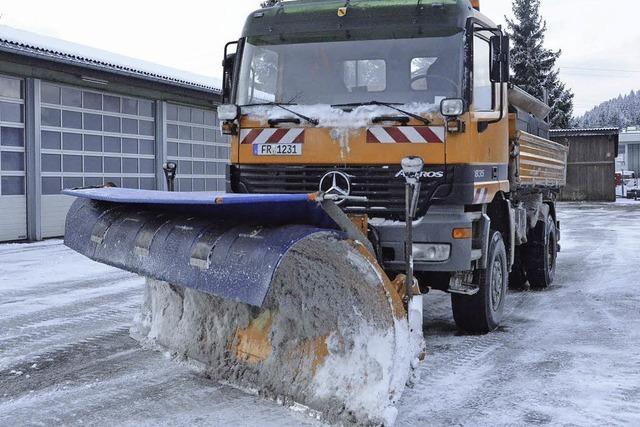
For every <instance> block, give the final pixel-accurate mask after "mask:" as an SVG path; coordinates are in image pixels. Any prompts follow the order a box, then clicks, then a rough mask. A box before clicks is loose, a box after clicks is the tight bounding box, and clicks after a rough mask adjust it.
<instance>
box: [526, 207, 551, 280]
mask: <svg viewBox="0 0 640 427" xmlns="http://www.w3.org/2000/svg"><path fill="white" fill-rule="evenodd" d="M532 234H533V240H532V241H531V242H530V243H527V245H526V247H525V248H524V249H525V253H523V255H524V259H523V261H524V266H525V271H526V273H527V279H529V285H530V286H531V288H533V289H546V288H548V287H549V286H551V284H552V283H553V279H554V278H555V275H556V260H557V258H558V232H557V230H556V223H555V220H554V219H553V217H552V216H551V215H549V216H548V217H547V219H546V221H538V224H537V225H536V227H535V228H534V229H533V233H532Z"/></svg>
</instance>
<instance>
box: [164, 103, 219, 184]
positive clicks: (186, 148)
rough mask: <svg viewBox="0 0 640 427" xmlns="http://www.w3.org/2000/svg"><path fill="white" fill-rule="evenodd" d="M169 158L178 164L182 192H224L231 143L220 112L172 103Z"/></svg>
mask: <svg viewBox="0 0 640 427" xmlns="http://www.w3.org/2000/svg"><path fill="white" fill-rule="evenodd" d="M167 158H168V160H171V161H175V162H177V164H178V180H177V181H178V185H177V190H178V191H204V190H207V191H224V189H225V182H224V174H225V168H226V164H227V163H228V162H229V140H228V138H227V137H225V136H222V134H221V133H220V130H219V123H218V119H217V113H216V112H215V111H213V110H203V109H200V108H194V107H187V106H182V105H174V104H168V105H167Z"/></svg>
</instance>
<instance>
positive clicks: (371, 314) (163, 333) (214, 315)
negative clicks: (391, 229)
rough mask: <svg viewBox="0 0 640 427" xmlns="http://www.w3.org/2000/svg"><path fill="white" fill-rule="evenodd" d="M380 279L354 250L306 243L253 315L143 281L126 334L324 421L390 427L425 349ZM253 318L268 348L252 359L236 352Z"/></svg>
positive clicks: (320, 238)
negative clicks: (141, 301) (140, 303)
mask: <svg viewBox="0 0 640 427" xmlns="http://www.w3.org/2000/svg"><path fill="white" fill-rule="evenodd" d="M381 274H382V273H381V271H379V267H377V266H376V265H374V264H373V263H372V262H371V261H369V260H367V259H366V257H365V256H363V255H362V254H361V253H360V252H359V248H358V247H356V246H354V245H353V244H352V243H349V242H345V241H338V240H335V238H333V237H330V236H329V235H326V234H319V235H314V236H312V237H310V238H308V239H306V240H303V241H302V242H300V243H298V244H297V245H296V246H295V247H294V248H293V249H292V250H291V251H289V253H288V254H287V255H286V256H285V258H284V259H283V260H282V262H281V264H280V266H279V267H278V269H277V270H276V272H275V276H274V280H273V282H272V286H271V289H270V291H269V294H268V295H267V299H266V300H265V303H264V304H263V306H262V307H261V308H260V309H258V308H255V307H249V306H247V305H244V304H238V303H235V302H232V301H225V300H222V299H220V298H217V297H214V296H211V295H207V294H203V293H199V292H197V291H194V290H191V289H182V288H178V287H175V286H172V285H169V284H167V283H164V282H157V281H153V280H149V281H148V284H147V290H146V294H145V305H144V308H143V313H142V315H141V316H140V317H139V318H138V319H137V325H136V326H135V327H134V328H133V329H132V335H133V336H134V338H136V339H138V340H140V341H142V342H144V343H146V344H151V345H152V346H155V347H157V346H160V347H161V348H163V349H166V350H169V351H170V352H171V353H173V354H176V355H179V356H180V357H184V358H186V359H189V360H195V361H197V362H200V363H203V364H204V365H205V366H206V367H207V368H206V370H207V373H208V374H209V375H210V376H211V377H212V378H214V379H215V380H218V381H221V382H225V383H229V384H233V385H235V386H237V387H239V388H242V389H253V390H258V391H259V393H260V394H261V395H262V396H265V397H268V398H271V399H274V400H279V401H282V402H284V403H286V404H287V405H289V406H293V405H295V404H296V402H297V403H298V404H300V405H304V406H306V407H308V408H310V409H311V410H315V411H319V412H320V413H322V414H323V416H324V417H325V419H327V420H328V421H333V422H344V423H348V424H357V425H372V424H374V425H381V424H384V425H392V424H393V423H394V422H395V418H396V416H397V410H396V409H395V404H396V403H397V402H398V400H399V399H400V397H401V395H402V393H403V390H404V388H405V385H406V383H407V382H408V381H409V380H410V376H411V372H412V370H411V367H412V364H413V362H414V360H415V359H416V358H417V355H418V353H419V352H420V351H421V350H422V348H423V347H422V344H423V343H422V339H421V337H420V338H419V339H417V335H416V336H414V338H412V334H411V332H410V329H409V325H408V322H407V320H406V318H405V316H404V312H403V310H402V308H401V307H402V306H401V303H400V302H399V301H398V298H397V297H395V299H394V297H393V296H392V295H391V294H390V292H389V289H387V288H385V285H384V283H383V281H382V279H383V278H382V275H381ZM387 283H388V282H387ZM260 319H262V320H261V321H260V322H261V324H262V325H265V324H266V325H269V326H268V328H267V331H268V335H267V336H268V349H269V350H268V351H267V352H264V347H260V346H258V347H251V351H252V353H251V354H252V355H258V357H257V360H252V358H247V357H245V356H243V355H242V354H240V353H237V352H236V350H234V349H235V348H236V345H237V344H238V343H239V342H243V338H242V336H239V335H238V331H245V330H247V328H248V327H249V326H250V325H252V324H255V322H256V321H257V320H260ZM265 319H268V320H266V321H264V320H265ZM245 344H246V342H245Z"/></svg>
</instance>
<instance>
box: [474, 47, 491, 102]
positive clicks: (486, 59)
mask: <svg viewBox="0 0 640 427" xmlns="http://www.w3.org/2000/svg"><path fill="white" fill-rule="evenodd" d="M490 52H491V48H490V45H489V41H488V40H486V39H484V38H482V37H480V36H475V37H474V38H473V104H474V105H475V108H476V110H477V111H491V110H493V83H491V73H490V69H491V66H490V63H491V55H490Z"/></svg>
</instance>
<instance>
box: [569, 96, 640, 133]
mask: <svg viewBox="0 0 640 427" xmlns="http://www.w3.org/2000/svg"><path fill="white" fill-rule="evenodd" d="M573 124H574V125H575V126H578V127H619V128H625V127H629V126H639V125H640V91H633V90H632V91H631V92H630V93H629V94H628V95H625V96H622V95H618V97H616V98H613V99H610V100H609V101H605V102H603V103H602V104H600V105H598V106H596V107H594V108H593V109H591V110H589V111H587V112H586V113H585V114H584V115H583V116H582V117H578V118H577V119H576V120H575V121H574V123H573Z"/></svg>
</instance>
